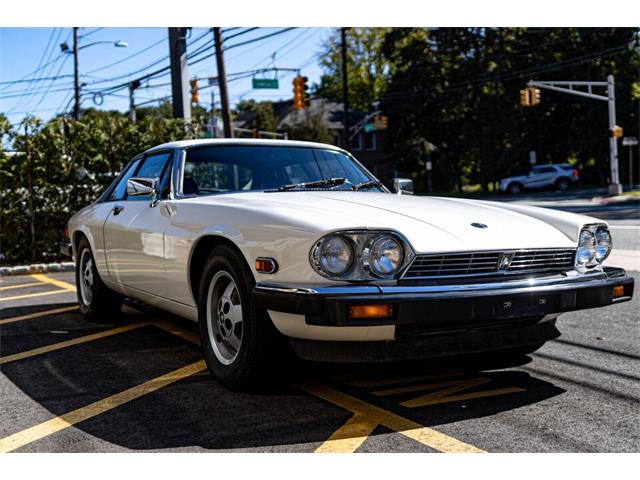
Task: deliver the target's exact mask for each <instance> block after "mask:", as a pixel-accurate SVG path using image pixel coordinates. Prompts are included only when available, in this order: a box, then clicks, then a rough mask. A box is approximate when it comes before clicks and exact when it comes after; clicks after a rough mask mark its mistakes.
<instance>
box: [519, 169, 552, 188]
mask: <svg viewBox="0 0 640 480" xmlns="http://www.w3.org/2000/svg"><path fill="white" fill-rule="evenodd" d="M555 175H556V169H555V168H553V167H552V166H540V167H534V168H533V169H532V170H531V174H530V175H529V177H528V178H527V181H526V186H527V187H530V188H540V187H547V186H549V185H553V181H554V180H555Z"/></svg>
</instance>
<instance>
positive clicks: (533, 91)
mask: <svg viewBox="0 0 640 480" xmlns="http://www.w3.org/2000/svg"><path fill="white" fill-rule="evenodd" d="M529 100H530V102H531V106H532V107H535V106H536V105H538V104H539V103H540V89H539V88H529Z"/></svg>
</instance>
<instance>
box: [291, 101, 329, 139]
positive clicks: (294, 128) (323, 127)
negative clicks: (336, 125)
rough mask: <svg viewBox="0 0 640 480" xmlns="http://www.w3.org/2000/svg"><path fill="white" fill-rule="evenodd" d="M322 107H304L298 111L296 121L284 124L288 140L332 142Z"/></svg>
mask: <svg viewBox="0 0 640 480" xmlns="http://www.w3.org/2000/svg"><path fill="white" fill-rule="evenodd" d="M324 114H325V111H324V108H318V109H315V110H314V111H313V112H311V111H310V109H305V110H303V111H301V112H298V113H297V115H296V121H295V122H293V123H291V124H286V125H284V130H285V131H286V132H287V135H288V136H289V139H290V140H305V141H308V142H319V143H333V135H332V134H331V132H330V131H329V128H328V127H327V123H326V121H325V115H324Z"/></svg>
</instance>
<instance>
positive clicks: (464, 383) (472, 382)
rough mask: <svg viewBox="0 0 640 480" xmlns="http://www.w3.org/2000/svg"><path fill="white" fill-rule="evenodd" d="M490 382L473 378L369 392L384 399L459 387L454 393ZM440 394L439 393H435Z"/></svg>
mask: <svg viewBox="0 0 640 480" xmlns="http://www.w3.org/2000/svg"><path fill="white" fill-rule="evenodd" d="M489 382H490V380H489V379H488V378H473V379H466V378H463V379H460V380H451V381H448V382H440V383H425V384H420V385H409V386H407V387H399V388H389V389H386V390H376V391H374V392H371V393H372V394H373V395H376V396H378V397H384V396H387V395H398V394H401V393H411V392H422V391H425V390H437V389H439V388H446V387H459V388H455V389H453V391H454V392H457V391H459V390H466V389H467V388H471V387H477V386H479V385H483V384H485V383H489ZM436 393H437V394H440V392H436ZM449 393H451V392H450V391H449V390H444V391H443V393H442V395H441V396H446V395H448V394H449Z"/></svg>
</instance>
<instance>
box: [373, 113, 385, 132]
mask: <svg viewBox="0 0 640 480" xmlns="http://www.w3.org/2000/svg"><path fill="white" fill-rule="evenodd" d="M387 122H388V119H387V117H386V116H384V115H376V116H375V117H374V118H373V128H374V130H385V129H386V128H387Z"/></svg>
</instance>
